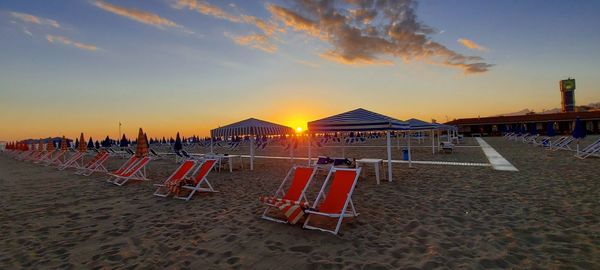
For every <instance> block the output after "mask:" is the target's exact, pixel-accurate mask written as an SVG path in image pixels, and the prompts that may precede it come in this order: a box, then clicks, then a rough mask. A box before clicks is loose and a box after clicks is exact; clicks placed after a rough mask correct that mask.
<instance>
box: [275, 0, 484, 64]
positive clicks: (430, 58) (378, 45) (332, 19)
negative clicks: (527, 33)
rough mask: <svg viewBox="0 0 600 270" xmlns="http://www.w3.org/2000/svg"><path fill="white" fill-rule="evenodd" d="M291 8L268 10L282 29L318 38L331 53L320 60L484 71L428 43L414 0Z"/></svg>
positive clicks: (474, 59) (299, 1) (474, 60)
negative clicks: (423, 62) (420, 63)
mask: <svg viewBox="0 0 600 270" xmlns="http://www.w3.org/2000/svg"><path fill="white" fill-rule="evenodd" d="M292 2H293V4H292V5H291V6H292V7H293V8H287V7H283V6H279V5H274V4H271V5H268V6H267V9H268V11H269V12H270V13H271V15H272V16H273V18H275V19H276V20H278V21H279V22H281V23H282V24H283V25H284V26H285V27H287V28H290V29H292V30H294V31H297V32H302V33H305V34H308V35H310V36H313V37H316V38H319V39H321V40H323V41H325V42H327V43H329V44H330V45H331V46H332V47H333V48H332V49H330V50H328V51H326V52H324V53H322V54H321V57H322V58H325V59H328V60H331V61H336V62H338V63H343V64H362V65H364V64H367V65H368V64H390V63H391V62H390V61H389V60H388V59H389V58H394V57H395V58H400V59H402V60H403V61H405V62H409V61H412V60H426V62H433V63H436V64H442V65H445V66H449V67H455V68H459V69H462V70H463V71H464V73H466V74H473V73H482V72H486V71H488V70H489V69H490V68H491V67H492V66H493V65H492V64H488V63H485V62H484V61H483V59H482V58H481V57H478V56H466V55H462V54H459V53H457V52H454V51H452V50H450V49H448V48H447V47H445V46H444V45H442V44H440V43H437V42H435V41H433V40H431V37H430V35H432V34H434V33H435V31H434V30H433V29H432V28H430V27H429V26H427V25H425V24H423V23H421V22H420V21H418V19H417V14H416V12H415V9H416V6H417V2H416V1H414V0H397V1H376V0H361V1H358V0H347V1H339V2H337V1H310V0H295V1H292Z"/></svg>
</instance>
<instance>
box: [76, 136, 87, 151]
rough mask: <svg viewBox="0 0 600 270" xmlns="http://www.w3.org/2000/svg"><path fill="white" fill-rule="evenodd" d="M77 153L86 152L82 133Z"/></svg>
mask: <svg viewBox="0 0 600 270" xmlns="http://www.w3.org/2000/svg"><path fill="white" fill-rule="evenodd" d="M77 150H78V151H79V152H87V144H85V139H84V138H83V132H81V135H79V145H78V147H77Z"/></svg>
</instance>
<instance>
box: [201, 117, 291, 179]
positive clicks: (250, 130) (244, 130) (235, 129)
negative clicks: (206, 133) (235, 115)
mask: <svg viewBox="0 0 600 270" xmlns="http://www.w3.org/2000/svg"><path fill="white" fill-rule="evenodd" d="M288 134H294V129H292V128H291V127H287V126H284V125H279V124H275V123H271V122H268V121H264V120H259V119H256V118H248V119H246V120H242V121H239V122H236V123H233V124H229V125H226V126H223V127H219V128H215V129H212V130H211V131H210V136H211V142H210V152H211V153H213V145H212V142H213V139H214V138H217V137H224V138H230V137H236V136H249V137H250V170H254V140H255V137H262V136H274V135H288Z"/></svg>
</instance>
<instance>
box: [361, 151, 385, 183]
mask: <svg viewBox="0 0 600 270" xmlns="http://www.w3.org/2000/svg"><path fill="white" fill-rule="evenodd" d="M363 164H373V167H374V168H375V180H377V184H378V185H379V182H380V180H379V168H380V167H382V166H383V159H379V158H361V159H358V160H356V167H358V168H360V167H362V166H363ZM363 174H364V171H363Z"/></svg>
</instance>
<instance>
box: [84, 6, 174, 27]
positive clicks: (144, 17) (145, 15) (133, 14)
mask: <svg viewBox="0 0 600 270" xmlns="http://www.w3.org/2000/svg"><path fill="white" fill-rule="evenodd" d="M93 4H94V6H96V7H98V8H101V9H103V10H105V11H108V12H111V13H113V14H116V15H120V16H123V17H126V18H129V19H131V20H134V21H137V22H140V23H144V24H149V25H153V26H156V27H159V28H163V27H179V26H178V25H177V24H176V23H175V22H173V21H171V20H169V19H166V18H163V17H161V16H159V15H158V14H154V13H151V12H147V11H143V10H139V9H134V8H126V7H121V6H117V5H113V4H110V3H107V2H104V1H101V0H96V1H94V2H93Z"/></svg>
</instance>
